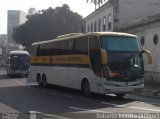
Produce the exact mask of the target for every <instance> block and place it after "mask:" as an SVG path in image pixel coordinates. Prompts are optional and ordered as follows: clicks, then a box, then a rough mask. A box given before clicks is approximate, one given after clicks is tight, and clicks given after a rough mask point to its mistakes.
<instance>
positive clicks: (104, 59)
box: [101, 49, 107, 64]
mask: <svg viewBox="0 0 160 119" xmlns="http://www.w3.org/2000/svg"><path fill="white" fill-rule="evenodd" d="M101 62H102V64H107V52H106V51H105V49H101Z"/></svg>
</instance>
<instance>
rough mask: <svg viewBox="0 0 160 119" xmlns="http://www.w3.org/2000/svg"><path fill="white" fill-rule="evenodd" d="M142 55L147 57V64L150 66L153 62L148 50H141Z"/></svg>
mask: <svg viewBox="0 0 160 119" xmlns="http://www.w3.org/2000/svg"><path fill="white" fill-rule="evenodd" d="M142 53H145V54H146V55H147V57H148V64H152V63H153V61H152V56H151V53H150V52H149V51H148V50H142Z"/></svg>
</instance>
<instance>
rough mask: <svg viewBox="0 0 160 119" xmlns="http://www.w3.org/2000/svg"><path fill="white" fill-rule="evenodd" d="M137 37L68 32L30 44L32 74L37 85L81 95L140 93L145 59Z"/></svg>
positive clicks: (114, 33)
mask: <svg viewBox="0 0 160 119" xmlns="http://www.w3.org/2000/svg"><path fill="white" fill-rule="evenodd" d="M143 53H145V54H146V55H147V56H148V63H149V64H151V63H152V57H151V54H150V52H149V51H147V50H142V49H141V47H140V45H139V42H138V39H137V36H135V35H132V34H127V33H117V32H91V33H71V34H66V35H62V36H58V37H57V38H56V39H53V40H48V41H42V42H36V43H33V44H32V53H31V55H32V56H31V75H32V78H33V79H35V80H36V81H37V82H38V83H39V85H41V86H46V85H47V84H53V85H58V86H63V87H69V88H73V89H78V90H81V91H82V92H83V94H84V95H89V94H90V93H91V92H94V93H98V94H116V95H117V97H120V98H121V97H123V96H124V95H125V94H128V93H135V92H140V91H141V90H142V89H143V88H144V60H143V56H142V54H143Z"/></svg>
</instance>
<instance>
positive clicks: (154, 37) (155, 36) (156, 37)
mask: <svg viewBox="0 0 160 119" xmlns="http://www.w3.org/2000/svg"><path fill="white" fill-rule="evenodd" d="M153 43H154V44H155V45H157V43H158V35H157V34H155V35H154V36H153Z"/></svg>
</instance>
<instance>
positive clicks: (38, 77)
mask: <svg viewBox="0 0 160 119" xmlns="http://www.w3.org/2000/svg"><path fill="white" fill-rule="evenodd" d="M37 82H38V85H39V86H42V82H41V76H40V75H38V76H37Z"/></svg>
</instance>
